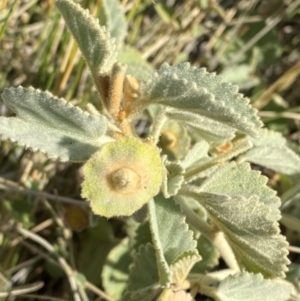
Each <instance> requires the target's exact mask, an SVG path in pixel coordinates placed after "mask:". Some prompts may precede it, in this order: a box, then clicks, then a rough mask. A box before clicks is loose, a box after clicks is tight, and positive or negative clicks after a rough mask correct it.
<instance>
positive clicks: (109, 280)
mask: <svg viewBox="0 0 300 301" xmlns="http://www.w3.org/2000/svg"><path fill="white" fill-rule="evenodd" d="M130 262H131V257H130V249H129V242H128V238H125V239H123V240H122V241H121V242H120V243H119V244H118V245H117V246H116V247H114V248H113V249H112V250H111V251H110V252H109V254H108V256H107V258H106V260H105V263H104V266H103V270H102V275H101V276H102V283H103V286H104V288H105V292H106V293H108V295H109V296H110V297H112V298H113V299H114V300H120V299H121V297H122V295H123V292H124V291H125V288H126V286H127V281H128V268H129V265H130Z"/></svg>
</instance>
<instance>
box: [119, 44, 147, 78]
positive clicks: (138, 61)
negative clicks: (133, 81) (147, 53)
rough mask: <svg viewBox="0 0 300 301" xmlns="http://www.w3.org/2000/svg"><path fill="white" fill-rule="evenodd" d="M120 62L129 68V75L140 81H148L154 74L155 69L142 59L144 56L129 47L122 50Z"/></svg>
mask: <svg viewBox="0 0 300 301" xmlns="http://www.w3.org/2000/svg"><path fill="white" fill-rule="evenodd" d="M118 60H119V61H120V62H121V63H123V64H126V65H127V66H128V69H127V73H128V74H130V75H132V76H134V77H136V78H137V79H139V80H144V81H145V80H147V79H148V78H149V77H150V76H151V74H152V72H153V67H152V66H151V65H150V64H149V63H148V62H147V61H146V60H145V59H144V58H143V57H142V54H141V53H140V52H139V51H137V50H136V49H134V48H132V47H130V46H128V45H126V46H124V47H123V48H122V51H121V52H120V53H119V56H118Z"/></svg>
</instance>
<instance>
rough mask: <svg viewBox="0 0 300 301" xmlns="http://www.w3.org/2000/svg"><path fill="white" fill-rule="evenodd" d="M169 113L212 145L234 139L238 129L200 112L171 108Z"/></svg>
mask: <svg viewBox="0 0 300 301" xmlns="http://www.w3.org/2000/svg"><path fill="white" fill-rule="evenodd" d="M167 115H168V117H169V118H171V119H175V120H179V121H181V122H183V123H184V124H185V125H186V126H187V128H188V130H189V131H190V132H191V133H192V134H193V135H194V136H196V137H198V138H200V139H204V140H206V141H208V142H209V143H210V144H212V145H220V144H223V143H225V142H226V141H227V140H231V139H233V137H234V133H235V131H236V130H235V129H234V128H233V127H232V126H229V125H226V124H224V123H222V122H218V121H216V120H213V119H211V118H210V117H206V116H201V115H199V114H197V115H196V114H194V113H190V112H185V111H179V110H173V109H172V110H170V109H169V110H168V111H167Z"/></svg>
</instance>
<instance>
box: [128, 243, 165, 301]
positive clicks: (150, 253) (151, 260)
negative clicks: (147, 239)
mask: <svg viewBox="0 0 300 301" xmlns="http://www.w3.org/2000/svg"><path fill="white" fill-rule="evenodd" d="M158 283H159V276H158V270H157V265H156V257H155V250H154V248H153V246H152V245H151V244H147V245H146V246H141V247H140V248H139V251H138V252H137V253H136V254H135V255H134V258H133V265H132V266H131V268H130V270H129V281H128V288H127V291H126V293H125V295H124V298H123V299H122V300H124V301H129V300H131V301H152V300H153V299H154V298H155V297H157V296H158V295H159V294H160V293H161V291H162V288H161V287H160V285H159V284H158Z"/></svg>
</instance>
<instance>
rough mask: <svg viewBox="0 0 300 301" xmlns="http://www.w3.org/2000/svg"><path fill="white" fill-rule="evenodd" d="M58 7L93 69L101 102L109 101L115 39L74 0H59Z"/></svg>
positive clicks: (115, 53) (114, 57)
mask: <svg viewBox="0 0 300 301" xmlns="http://www.w3.org/2000/svg"><path fill="white" fill-rule="evenodd" d="M56 6H57V8H58V9H59V11H60V12H61V14H62V16H63V18H64V19H65V22H66V23H67V26H68V28H69V30H70V31H71V33H72V35H73V36H74V38H75V40H76V41H77V44H78V46H79V48H80V50H81V52H82V54H83V56H84V58H85V60H86V62H87V64H88V66H89V68H90V70H91V74H92V77H93V79H94V82H95V85H96V87H97V90H98V92H99V96H100V99H101V101H102V103H106V101H107V100H106V98H107V93H108V92H107V91H108V84H109V80H108V78H109V77H108V76H109V75H110V72H111V70H112V67H113V65H114V64H115V63H116V62H117V55H118V53H117V51H116V44H115V39H114V38H111V36H110V33H109V32H107V30H106V28H105V27H104V26H100V25H99V20H97V19H95V18H94V17H93V16H92V15H91V14H90V13H89V11H88V10H84V9H83V8H82V7H81V6H80V5H79V4H76V3H75V2H73V1H72V0H56Z"/></svg>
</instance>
